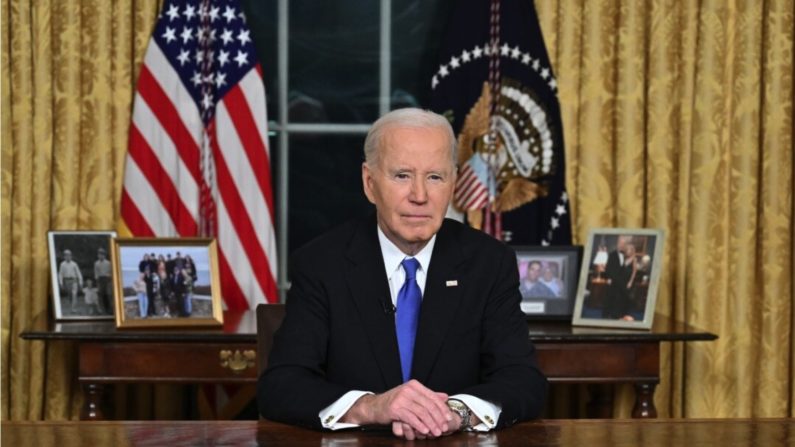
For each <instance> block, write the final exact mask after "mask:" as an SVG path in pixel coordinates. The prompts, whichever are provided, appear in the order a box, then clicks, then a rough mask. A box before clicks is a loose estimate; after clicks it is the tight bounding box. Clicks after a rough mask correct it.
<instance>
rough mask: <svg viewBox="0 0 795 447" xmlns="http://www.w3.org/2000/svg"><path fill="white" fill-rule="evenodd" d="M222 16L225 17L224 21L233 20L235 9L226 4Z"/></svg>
mask: <svg viewBox="0 0 795 447" xmlns="http://www.w3.org/2000/svg"><path fill="white" fill-rule="evenodd" d="M224 18H226V23H229V22H231V21H232V20H235V10H234V9H232V8H231V7H229V6H227V7H226V10H225V11H224Z"/></svg>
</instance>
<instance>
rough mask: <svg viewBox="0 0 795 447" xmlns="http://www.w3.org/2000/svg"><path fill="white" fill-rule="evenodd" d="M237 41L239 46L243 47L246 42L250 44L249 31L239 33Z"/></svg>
mask: <svg viewBox="0 0 795 447" xmlns="http://www.w3.org/2000/svg"><path fill="white" fill-rule="evenodd" d="M237 40H239V41H240V44H241V45H245V44H246V43H248V42H251V38H250V37H249V31H248V30H245V31H240V34H238V35H237Z"/></svg>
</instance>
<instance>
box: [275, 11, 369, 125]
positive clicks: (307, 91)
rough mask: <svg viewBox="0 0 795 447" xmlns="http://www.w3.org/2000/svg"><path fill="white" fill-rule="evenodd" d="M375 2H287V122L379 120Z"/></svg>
mask: <svg viewBox="0 0 795 447" xmlns="http://www.w3.org/2000/svg"><path fill="white" fill-rule="evenodd" d="M379 16H380V13H379V2H377V1H366V2H363V1H352V0H349V1H341V2H339V1H338V2H327V1H323V2H319V1H317V0H294V1H291V2H290V46H289V55H290V56H289V70H290V83H289V87H290V93H289V102H290V120H291V121H294V122H331V123H369V122H372V121H373V120H375V119H376V118H377V115H378V52H379Z"/></svg>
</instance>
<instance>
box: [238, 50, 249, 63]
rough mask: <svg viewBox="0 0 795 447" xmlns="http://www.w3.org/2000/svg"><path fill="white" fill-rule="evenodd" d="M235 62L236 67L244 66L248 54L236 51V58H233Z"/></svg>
mask: <svg viewBox="0 0 795 447" xmlns="http://www.w3.org/2000/svg"><path fill="white" fill-rule="evenodd" d="M235 62H237V66H238V67H242V66H243V65H246V64H247V63H248V53H244V52H242V51H239V50H238V52H237V56H235Z"/></svg>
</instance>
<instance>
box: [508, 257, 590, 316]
mask: <svg viewBox="0 0 795 447" xmlns="http://www.w3.org/2000/svg"><path fill="white" fill-rule="evenodd" d="M513 249H514V250H515V251H516V262H517V265H518V268H519V292H520V293H521V294H522V303H521V307H522V311H523V312H524V313H525V315H527V317H528V318H530V319H536V318H537V319H549V320H553V319H559V320H570V319H571V315H572V309H573V308H574V298H575V296H576V295H575V294H576V291H577V274H578V272H579V271H580V259H581V258H582V246H579V245H575V246H561V247H543V246H537V247H535V246H518V247H513Z"/></svg>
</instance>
